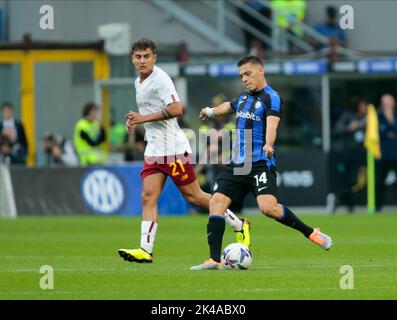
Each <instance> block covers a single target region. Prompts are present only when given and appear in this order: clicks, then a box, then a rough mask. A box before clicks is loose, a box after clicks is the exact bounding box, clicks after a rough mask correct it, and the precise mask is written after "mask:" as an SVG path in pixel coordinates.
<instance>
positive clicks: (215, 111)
mask: <svg viewBox="0 0 397 320" xmlns="http://www.w3.org/2000/svg"><path fill="white" fill-rule="evenodd" d="M233 112H234V111H233V108H232V106H231V104H230V102H229V101H227V102H224V103H222V104H220V105H219V106H217V107H215V108H210V107H206V108H203V109H201V111H200V114H199V118H200V119H201V120H207V119H209V118H213V117H216V116H222V115H226V114H232V113H233Z"/></svg>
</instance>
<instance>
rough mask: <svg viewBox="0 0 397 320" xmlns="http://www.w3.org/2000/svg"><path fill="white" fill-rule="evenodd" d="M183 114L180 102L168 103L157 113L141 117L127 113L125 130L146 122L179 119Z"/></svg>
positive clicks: (140, 115) (136, 113)
mask: <svg viewBox="0 0 397 320" xmlns="http://www.w3.org/2000/svg"><path fill="white" fill-rule="evenodd" d="M182 114H183V106H182V104H181V103H180V102H173V103H170V104H169V105H168V106H167V107H165V108H164V109H163V110H161V111H159V112H155V113H152V114H147V115H142V114H140V113H138V112H132V111H130V112H128V113H127V114H126V116H125V117H126V118H127V128H128V127H132V126H134V125H135V126H136V125H138V124H143V123H146V122H154V121H162V120H168V119H172V118H179V117H180V116H182Z"/></svg>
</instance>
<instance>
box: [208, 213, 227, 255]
mask: <svg viewBox="0 0 397 320" xmlns="http://www.w3.org/2000/svg"><path fill="white" fill-rule="evenodd" d="M224 232H225V218H224V217H223V216H210V218H209V220H208V224H207V240H208V244H209V246H210V256H211V258H212V259H213V260H215V261H217V262H220V261H221V251H222V238H223V233H224Z"/></svg>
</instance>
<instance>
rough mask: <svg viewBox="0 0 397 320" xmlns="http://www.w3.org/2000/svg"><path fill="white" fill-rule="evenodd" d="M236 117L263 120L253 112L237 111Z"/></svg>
mask: <svg viewBox="0 0 397 320" xmlns="http://www.w3.org/2000/svg"><path fill="white" fill-rule="evenodd" d="M236 118H243V119H250V120H254V121H261V117H260V116H258V115H256V114H255V113H253V112H248V111H246V112H242V111H237V112H236Z"/></svg>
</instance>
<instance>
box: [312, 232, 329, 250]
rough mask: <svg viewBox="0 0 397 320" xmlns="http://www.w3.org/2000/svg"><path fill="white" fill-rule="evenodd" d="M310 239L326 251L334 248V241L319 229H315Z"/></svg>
mask: <svg viewBox="0 0 397 320" xmlns="http://www.w3.org/2000/svg"><path fill="white" fill-rule="evenodd" d="M309 239H310V240H311V241H313V242H314V243H316V244H318V245H319V246H320V247H321V248H323V249H324V250H330V249H331V247H332V239H331V237H329V236H327V235H326V234H325V233H322V232H320V229H319V228H315V229H314V230H313V232H312V233H311V235H310V236H309Z"/></svg>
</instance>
